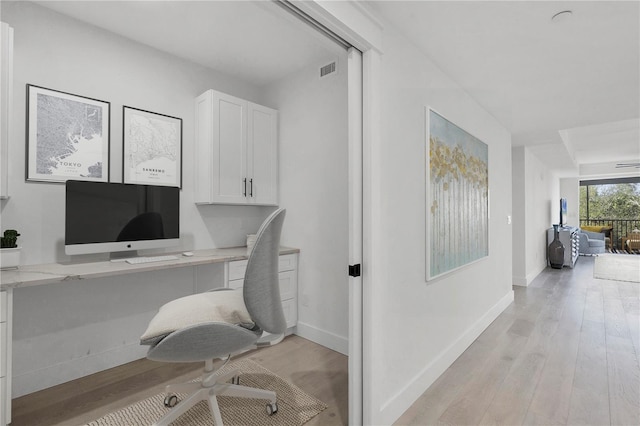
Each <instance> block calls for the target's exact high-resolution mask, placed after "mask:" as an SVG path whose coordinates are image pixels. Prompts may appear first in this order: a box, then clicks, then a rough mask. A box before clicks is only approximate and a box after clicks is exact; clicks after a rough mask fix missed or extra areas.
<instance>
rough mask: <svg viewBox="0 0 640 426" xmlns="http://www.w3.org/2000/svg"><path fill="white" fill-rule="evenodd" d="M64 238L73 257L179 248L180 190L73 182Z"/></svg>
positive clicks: (68, 184)
mask: <svg viewBox="0 0 640 426" xmlns="http://www.w3.org/2000/svg"><path fill="white" fill-rule="evenodd" d="M64 234H65V243H64V244H65V253H66V254H69V255H76V254H90V253H105V252H106V253H118V252H133V253H131V255H135V254H136V253H135V252H136V251H137V250H141V249H152V248H163V247H171V246H177V245H179V244H180V189H179V188H176V187H170V186H151V185H133V184H122V183H109V182H88V181H76V180H69V181H67V182H66V196H65V233H64ZM116 256H117V255H116Z"/></svg>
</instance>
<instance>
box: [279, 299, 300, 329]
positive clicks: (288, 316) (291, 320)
mask: <svg viewBox="0 0 640 426" xmlns="http://www.w3.org/2000/svg"><path fill="white" fill-rule="evenodd" d="M282 310H283V311H284V319H285V320H286V321H287V328H289V327H293V326H295V325H296V324H297V323H298V306H297V303H296V299H289V300H284V301H282Z"/></svg>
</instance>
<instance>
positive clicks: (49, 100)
mask: <svg viewBox="0 0 640 426" xmlns="http://www.w3.org/2000/svg"><path fill="white" fill-rule="evenodd" d="M109 113H110V104H109V102H105V101H99V100H97V99H91V98H86V97H83V96H78V95H72V94H70V93H65V92H59V91H57V90H51V89H45V88H43V87H38V86H34V85H31V84H27V173H26V175H27V176H26V178H27V180H31V181H48V182H65V181H66V180H68V179H81V180H93V181H101V182H108V181H109V120H110V116H109Z"/></svg>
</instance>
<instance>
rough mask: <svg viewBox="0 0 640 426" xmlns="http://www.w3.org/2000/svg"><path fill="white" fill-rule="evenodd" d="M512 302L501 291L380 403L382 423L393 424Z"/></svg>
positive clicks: (509, 296)
mask: <svg viewBox="0 0 640 426" xmlns="http://www.w3.org/2000/svg"><path fill="white" fill-rule="evenodd" d="M511 302H513V291H509V292H508V293H507V294H505V295H504V296H503V297H502V298H501V299H500V300H499V301H498V302H497V303H496V304H495V305H493V306H492V307H491V308H490V309H489V310H488V311H487V312H486V313H485V314H484V315H483V316H482V317H480V318H479V319H478V320H477V321H476V322H475V323H473V324H472V325H471V327H469V328H468V329H467V330H466V331H465V332H464V333H462V335H461V336H460V337H459V338H458V339H456V340H455V341H454V342H453V343H452V344H451V345H450V346H449V347H447V348H446V349H444V350H443V351H442V352H440V354H439V355H438V356H437V357H436V359H434V360H433V361H432V362H430V363H429V364H427V366H425V367H424V368H423V369H422V371H420V372H419V373H418V374H417V376H416V378H415V379H414V380H412V381H411V382H409V383H408V384H407V385H406V386H405V387H404V388H403V389H402V390H400V391H399V392H398V393H397V394H396V395H394V396H393V397H392V398H391V399H389V400H388V401H387V402H386V403H384V404H383V405H382V407H381V410H380V421H381V423H382V424H393V422H395V421H396V420H397V419H398V418H399V417H400V416H401V415H402V414H403V413H404V412H405V411H406V410H407V409H408V408H409V407H410V406H411V404H413V403H414V402H415V401H416V400H417V399H418V398H419V397H420V395H422V394H423V393H424V392H425V391H426V390H427V389H428V388H429V386H431V385H432V384H433V382H435V381H436V379H438V377H440V375H442V373H444V371H445V370H446V369H447V368H449V367H450V366H451V364H453V362H454V361H455V360H456V359H457V358H458V357H459V356H460V355H461V354H462V353H463V352H464V351H465V350H466V349H467V348H468V347H469V346H470V345H471V344H472V343H473V341H474V340H476V338H477V337H478V336H479V335H480V334H481V333H482V332H483V331H484V330H485V329H486V328H487V327H488V326H489V325H490V324H491V323H492V322H493V321H494V320H495V319H496V318H497V317H498V315H500V314H501V313H502V311H504V310H505V309H506V308H507V306H509V305H510V304H511Z"/></svg>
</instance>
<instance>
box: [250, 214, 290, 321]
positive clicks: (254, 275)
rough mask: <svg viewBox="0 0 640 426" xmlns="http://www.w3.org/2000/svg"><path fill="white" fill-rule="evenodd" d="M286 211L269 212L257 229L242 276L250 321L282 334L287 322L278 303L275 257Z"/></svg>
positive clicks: (278, 290)
mask: <svg viewBox="0 0 640 426" xmlns="http://www.w3.org/2000/svg"><path fill="white" fill-rule="evenodd" d="M285 214H286V210H284V209H278V210H276V211H275V212H273V213H272V214H271V215H270V216H269V217H268V218H267V219H265V221H264V223H263V224H262V226H261V227H260V229H259V230H258V233H257V234H256V243H255V245H254V246H253V250H252V251H251V254H250V255H249V262H248V264H247V270H246V272H245V275H244V288H243V295H244V303H245V305H246V307H247V310H248V311H249V314H250V315H251V319H253V321H254V322H255V323H256V325H258V327H260V328H261V329H262V330H264V331H267V332H269V333H274V334H278V333H284V331H285V330H286V328H287V323H286V321H285V318H284V312H283V310H282V301H281V300H280V282H279V279H278V256H279V252H280V234H281V233H282V224H283V223H284V217H285Z"/></svg>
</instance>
